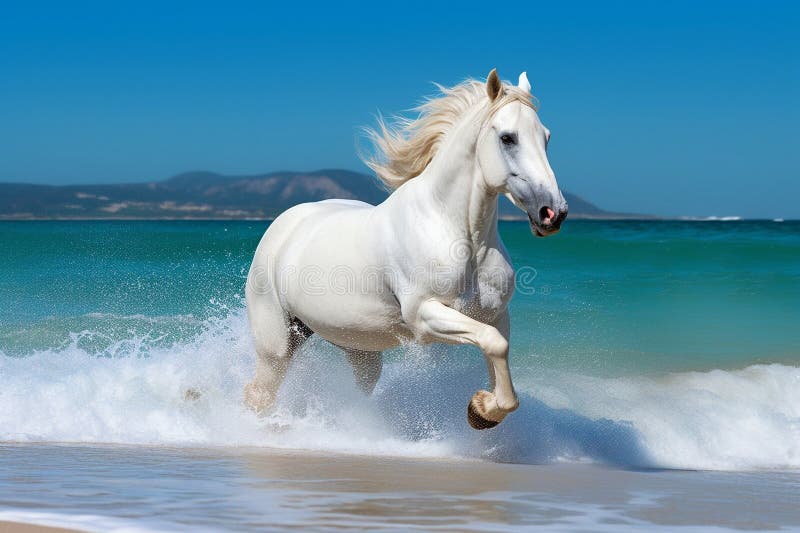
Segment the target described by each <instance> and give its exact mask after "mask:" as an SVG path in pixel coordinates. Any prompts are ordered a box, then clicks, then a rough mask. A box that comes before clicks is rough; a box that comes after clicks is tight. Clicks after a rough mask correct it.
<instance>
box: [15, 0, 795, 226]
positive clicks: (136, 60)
mask: <svg viewBox="0 0 800 533" xmlns="http://www.w3.org/2000/svg"><path fill="white" fill-rule="evenodd" d="M381 4H384V3H381V2H369V3H364V4H361V5H355V4H349V5H347V4H339V3H330V4H328V5H327V6H315V5H312V4H307V3H305V2H280V3H273V2H253V3H239V2H235V1H226V2H219V3H203V2H187V3H185V4H179V3H173V2H164V1H162V2H148V1H138V2H130V3H126V2H53V3H42V2H35V1H31V2H18V5H17V6H12V5H10V3H4V4H3V5H2V6H0V10H1V11H0V181H21V182H36V183H59V184H63V183H91V182H125V181H147V180H156V179H162V178H166V177H168V176H170V175H173V174H176V173H178V172H182V171H186V170H197V169H203V170H213V171H217V172H222V173H251V172H265V171H271V170H279V169H297V170H312V169H317V168H324V167H328V168H330V167H342V168H350V169H355V170H364V167H363V166H362V165H361V163H360V162H359V160H358V158H357V156H356V154H355V149H354V148H355V144H356V136H357V134H358V128H359V126H361V125H365V124H371V123H372V122H373V117H374V114H375V113H376V112H378V111H382V112H383V113H385V114H391V113H396V112H400V111H403V110H404V109H407V108H409V107H411V106H412V105H413V104H415V103H417V102H418V101H419V99H420V98H421V97H422V96H423V95H426V94H430V93H431V92H432V86H431V85H430V82H431V81H437V82H440V83H443V84H453V83H455V82H458V81H460V80H462V79H463V78H465V77H483V76H485V75H486V74H487V73H488V71H489V70H490V69H491V68H492V67H497V68H498V70H499V72H500V74H501V77H504V78H507V79H511V80H515V79H516V77H517V75H518V74H519V72H520V71H521V70H527V71H528V74H529V78H530V79H531V82H532V84H533V90H534V93H535V94H536V96H537V97H538V98H539V99H540V101H541V103H542V108H541V116H542V119H543V120H544V121H545V123H546V124H547V125H548V127H550V129H551V130H552V131H553V140H552V142H551V146H550V158H551V163H552V165H553V167H554V169H555V171H556V175H557V177H558V178H559V181H560V183H561V185H562V187H563V188H564V189H566V190H568V191H571V192H574V193H577V194H580V195H582V196H585V197H586V198H587V199H589V200H591V201H594V202H595V203H597V204H599V205H600V206H602V207H605V208H608V209H614V210H626V211H638V212H650V213H657V214H664V215H744V216H763V217H778V216H781V217H786V218H789V217H795V218H797V217H800V79H799V78H800V38H799V37H798V33H800V16H799V15H798V14H799V13H800V8H798V7H796V6H797V5H798V3H797V2H768V1H763V2H747V3H742V2H735V1H732V2H699V1H695V2H666V1H658V2H607V1H606V2H596V3H591V4H590V3H580V2H579V3H574V2H552V1H550V2H535V1H516V2H515V1H511V2H502V3H501V2H490V1H484V2H480V3H467V2H431V1H427V2H420V3H415V2H394V3H385V5H381ZM449 6H452V7H449ZM500 6H503V7H502V8H501V7H500Z"/></svg>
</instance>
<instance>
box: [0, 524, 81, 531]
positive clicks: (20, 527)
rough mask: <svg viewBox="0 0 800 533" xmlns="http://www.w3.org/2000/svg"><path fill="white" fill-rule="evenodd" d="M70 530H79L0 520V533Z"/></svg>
mask: <svg viewBox="0 0 800 533" xmlns="http://www.w3.org/2000/svg"><path fill="white" fill-rule="evenodd" d="M70 531H79V530H77V529H65V528H63V527H50V526H41V525H37V524H24V523H21V522H0V533H68V532H70Z"/></svg>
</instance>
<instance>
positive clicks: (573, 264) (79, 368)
mask: <svg viewBox="0 0 800 533" xmlns="http://www.w3.org/2000/svg"><path fill="white" fill-rule="evenodd" d="M265 227H266V224H265V223H261V222H2V223H0V247H2V250H3V256H2V258H0V302H2V306H1V307H0V442H3V441H4V442H11V441H13V442H18V443H59V442H72V443H93V444H95V445H99V444H101V443H115V444H116V445H122V446H125V445H146V446H150V447H156V448H157V450H153V449H151V450H149V451H141V450H142V449H141V448H133V449H134V450H139V451H137V452H136V453H133V456H134V457H136V456H137V454H141V457H139V458H137V459H136V460H135V461H134V462H136V461H140V460H141V461H149V460H150V459H148V457H150V456H149V455H148V454H151V453H152V454H155V455H154V456H159V455H158V454H160V453H166V452H163V447H164V446H178V447H185V448H186V450H187V451H181V450H173V451H171V452H169V453H174V454H177V455H171V456H169V457H168V458H166V459H164V461H166V462H167V463H168V464H169V466H168V467H167V468H166V470H165V473H164V475H165V476H167V477H170V476H174V475H178V476H180V472H181V471H182V469H183V468H184V466H183V465H184V463H183V462H182V461H184V459H185V458H186V457H190V458H191V457H196V456H195V455H193V454H195V453H199V452H194V451H192V452H190V451H188V450H190V449H192V450H196V449H197V448H198V447H201V448H207V449H211V448H209V447H212V448H213V449H214V450H215V451H213V452H212V451H209V452H208V453H209V454H211V455H215V454H221V455H222V456H225V455H226V452H224V451H220V449H219V447H223V449H224V448H233V449H235V450H240V449H241V447H243V446H244V447H269V448H271V449H283V450H286V451H289V450H313V451H315V453H317V454H319V453H323V454H339V453H346V454H356V455H361V456H368V457H371V459H369V460H370V461H377V460H378V459H376V458H380V457H384V458H388V457H394V458H396V457H406V458H408V459H409V460H419V459H421V458H425V459H426V460H436V461H441V460H446V461H457V462H458V463H457V464H462V463H461V462H462V461H465V460H466V461H467V462H466V463H463V464H464V465H469V466H464V467H463V468H464V469H465V470H469V471H472V469H474V468H477V467H476V465H478V464H481V463H475V462H470V461H473V460H476V459H477V460H481V461H490V462H508V463H516V464H558V465H560V466H558V467H554V468H563V467H564V466H563V465H564V464H573V465H574V464H583V463H586V462H592V463H601V464H606V465H611V466H614V467H617V468H620V467H621V468H624V469H627V468H632V467H633V468H676V469H714V470H728V471H753V470H760V471H762V473H761V474H753V476H755V477H754V478H748V477H747V476H748V475H749V474H741V476H743V477H735V476H738V474H736V475H734V474H731V476H733V477H725V475H723V474H720V477H719V478H714V479H719V480H720V483H723V484H724V480H728V481H730V480H734V479H735V480H737V483H738V482H739V481H738V480H741V479H755V480H757V481H755V482H754V483H756V485H758V484H759V483H762V482H763V483H766V485H765V486H772V485H770V484H771V483H773V481H774V480H775V479H788V480H790V481H791V480H794V481H791V483H795V485H793V486H794V487H795V488H796V477H793V476H795V472H796V471H797V469H799V468H800V328H797V323H798V318H800V223H797V222H784V223H776V222H661V221H658V222H631V221H628V222H600V221H572V222H568V223H567V224H566V225H565V227H564V230H563V231H562V233H561V234H559V235H557V236H555V237H552V238H548V239H533V238H532V236H531V235H530V232H529V230H528V228H527V226H526V225H525V224H519V223H502V224H501V233H502V235H503V238H504V240H505V242H506V245H507V247H508V248H509V251H510V253H511V256H512V258H513V260H514V262H515V265H516V266H517V267H518V268H519V267H523V266H529V267H533V268H534V269H535V272H534V273H533V274H532V275H530V276H528V278H527V279H526V280H525V293H524V294H523V293H518V294H517V295H516V296H515V297H514V299H513V301H512V303H511V316H512V341H511V353H512V372H513V375H514V379H515V384H516V387H517V389H518V392H519V395H520V399H521V402H522V404H521V407H520V409H519V410H518V411H517V412H515V413H514V414H512V415H511V416H510V417H509V418H508V419H507V420H506V421H505V422H504V423H503V424H501V425H500V426H499V427H498V428H497V429H495V430H492V431H488V432H481V433H478V432H474V431H472V430H471V429H469V427H468V426H467V424H466V420H465V410H466V404H467V400H468V399H469V397H470V396H471V394H472V393H473V392H474V391H475V390H476V389H478V388H482V387H485V386H486V380H487V377H486V370H485V365H484V363H483V360H482V358H481V357H480V356H479V354H478V353H477V351H475V350H474V349H471V348H466V347H459V348H454V347H427V348H424V349H423V348H419V347H413V346H409V347H406V348H403V349H398V350H394V351H392V352H390V353H387V354H386V359H387V363H386V365H385V369H384V374H383V376H382V378H381V380H380V382H379V383H378V386H377V388H376V391H375V394H374V395H373V396H372V397H371V398H364V397H362V396H361V394H360V393H359V392H358V391H357V389H356V387H355V385H354V384H353V380H352V376H351V374H350V369H349V367H348V366H347V365H346V363H345V362H344V360H343V357H342V355H341V353H340V352H339V351H338V350H337V349H336V348H334V347H332V346H331V345H329V344H327V343H325V342H324V341H321V340H318V339H316V340H312V342H310V343H309V344H308V345H306V346H305V347H304V348H303V350H302V351H301V353H299V354H298V355H297V357H296V358H295V360H294V361H293V366H292V369H291V371H290V375H289V377H288V379H287V382H286V384H285V386H284V387H283V389H282V391H281V399H280V402H279V404H278V409H277V410H276V412H275V413H273V414H272V415H270V416H269V417H266V418H262V419H259V418H257V417H255V416H253V415H252V414H251V413H249V412H248V411H246V410H245V409H244V408H243V407H242V404H241V391H242V387H243V385H244V383H246V381H247V380H249V378H250V376H251V375H252V372H253V355H252V346H251V341H250V337H249V333H248V328H247V321H246V317H245V313H244V304H243V299H242V294H243V286H244V281H245V276H246V273H247V269H248V267H249V262H250V259H251V257H252V253H253V250H254V249H255V246H256V244H257V242H258V239H259V238H260V236H261V234H262V233H263V231H264V229H265ZM529 274H530V271H529ZM189 389H194V390H196V391H199V392H200V393H201V395H200V397H199V399H191V398H189V399H187V397H186V391H187V390H189ZM65 449H69V450H73V448H63V447H60V446H56V447H48V446H46V445H41V444H36V445H34V444H29V445H28V446H23V445H20V446H16V445H15V446H11V447H8V446H6V447H5V448H4V457H5V458H6V459H5V460H6V461H7V463H6V464H7V466H6V467H7V468H10V469H11V470H13V468H12V466H13V464H14V463H15V462H17V461H19V460H21V458H23V457H25V456H26V454H29V453H30V454H34V455H35V454H37V453H42V454H44V456H49V457H51V458H52V460H53V461H55V463H56V466H57V467H54V470H53V471H52V475H51V476H49V477H48V478H47V479H46V480H45V481H44V483H45V484H56V485H58V484H59V483H61V482H64V483H66V482H69V479H66V477H67V476H69V475H70V473H69V471H70V469H69V468H68V467H67V466H65V465H61V466H58V461H59V459H58V455H59V453H60V450H65ZM75 450H79V451H77V452H75V451H71V452H70V454H72V455H69V456H70V457H82V456H83V457H97V458H98V461H100V463H99V464H100V465H103V464H105V463H104V461H106V460H108V461H112V462H113V461H117V460H118V458H119V457H127V455H126V454H127V453H128V452H126V451H124V450H125V449H123V448H118V447H117V448H111V449H109V448H106V447H104V446H100V447H98V448H92V447H79V448H75ZM109 450H111V451H109ZM95 453H97V454H99V455H94V454H95ZM237 453H238V452H234V453H233V455H234V456H236V455H237ZM254 453H255V455H258V453H257V452H254ZM270 453H272V454H274V452H270ZM182 454H188V455H182ZM248 454H249V455H248V456H250V455H251V454H250V452H248ZM201 455H202V453H201ZM159 457H160V456H159ZM335 457H337V459H336V460H337V461H345V460H346V459H343V458H342V457H343V456H341V455H335ZM170 458H171V459H170ZM172 460H174V461H175V463H174V464H172V463H170V461H172ZM186 460H189V461H190V462H191V461H192V460H193V459H192V460H190V459H186ZM385 460H386V461H389V460H388V459H385ZM214 461H216V459H214V460H213V461H212V463H213V464H216V463H214ZM235 461H241V459H236V460H235ZM392 461H395V462H391V461H390V462H389V463H387V464H394V465H397V464H399V463H397V462H396V461H397V459H392ZM200 463H202V464H205V463H204V461H200ZM226 464H227V463H226ZM74 465H78V466H80V469H81V470H83V467H84V466H85V463H81V462H80V461H78V462H76V463H74ZM107 466H108V467H109V471H110V473H111V474H113V475H117V474H114V472H115V471H116V467H115V466H113V464H108V465H107ZM186 468H199V469H201V470H202V468H204V466H202V465H197V464H196V465H194V466H191V467H186ZM92 472H94V474H92ZM593 472H606V471H597V470H593ZM781 472H783V473H781ZM18 473H20V472H18ZM212 474H213V473H211V474H209V475H211V476H212V477H213V475H212ZM20 475H22V476H23V478H24V472H22V473H20ZM81 475H83V474H81ZM85 475H86V476H88V478H87V479H86V480H84V481H85V483H88V484H89V485H91V483H92V481H91V476H92V475H99V474H97V471H96V470H91V471H87V472H85ZM132 475H134V478H135V473H134V474H132ZM226 475H227V474H226ZM536 475H539V474H538V471H537V474H536ZM597 475H598V476H599V478H602V477H603V476H605V473H604V474H597ZM615 475H616V474H615ZM619 475H622V474H619ZM708 475H711V474H708ZM231 476H233V474H231ZM782 476H783V477H782ZM123 477H124V476H123ZM234 477H235V476H234ZM103 479H105V478H102V476H101V477H100V478H98V479H96V480H95V481H96V483H98V484H102V483H103V482H104V481H103ZM631 479H634V480H641V479H644V478H639V477H634V478H631ZM647 479H652V478H647ZM676 479H681V480H685V479H690V478H676ZM691 479H694V480H696V479H700V478H697V477H695V478H691ZM240 482H241V483H246V481H243V480H239V481H235V482H231V483H233V484H234V485H235V484H237V483H240ZM638 482H639V481H631V483H633V485H634V486H635V485H636V484H637V483H638ZM19 483H20V482H18V481H17V482H13V483H7V482H3V481H2V478H0V492H2V491H6V494H10V492H8V491H15V490H19V488H20V484H19ZM114 483H124V481H114ZM177 483H178V484H177V485H176V489H175V490H176V491H178V492H180V490H181V489H180V482H177ZM209 483H212V484H213V482H212V481H209ZM681 483H683V481H681ZM23 484H24V483H23ZM754 486H755V485H754ZM202 487H203V488H202V489H199V490H201V492H202V491H204V490H206V489H208V490H209V491H210V493H209V494H211V496H209V497H216V498H221V499H224V498H226V497H227V496H226V494H227V493H226V492H225V490H226V489H225V488H224V483H223V484H217V485H214V487H216V488H213V487H212V488H209V485H202ZM187 490H189V489H187ZM191 490H193V489H191ZM336 490H338V489H336ZM670 490H671V489H670ZM754 490H755V489H754ZM755 491H756V492H758V491H757V490H755ZM334 492H335V491H334ZM667 492H668V493H671V492H670V491H667ZM517 496H519V497H520V498H522V499H523V500H524V499H525V497H524V496H520V495H516V496H514V497H515V498H516V497H517ZM333 497H334V501H338V500H336V498H338V496H336V495H334V496H333ZM747 497H749V496H747ZM160 498H161V496H159V497H156V499H155V500H153V501H152V502H151V503H152V505H153V509H158V507H159V506H160V505H166V506H167V507H170V506H172V505H175V504H174V503H169V502H171V500H169V498H167V499H165V500H163V501H162V500H161V499H160ZM198 498H200V496H199V495H198ZM567 499H568V500H569V498H567ZM3 501H5V502H6V503H5V504H0V508H2V507H5V508H6V509H9V508H13V505H12V503H11V500H3ZM100 501H101V502H102V498H101V499H100ZM515 501H516V500H515ZM570 501H572V500H570ZM165 502H166V503H165ZM139 504H140V505H141V506H142V507H141V509H144V510H140V511H136V512H142V513H145V512H146V509H147V508H148V507H147V506H148V505H149V504H148V500H147V499H146V498H144V499H142V500H141V501H140V502H139ZM196 504H197V502H196ZM20 505H23V503H22V502H20ZM98 505H99V506H100V507H98V509H99V510H98V511H97V512H98V513H100V514H102V513H101V511H102V509H103V508H106V509H109V508H111V507H112V504H110V503H109V504H108V505H107V506H106V507H103V506H104V505H106V504H101V503H98ZM459 505H460V504H459ZM465 505H466V504H465ZM535 505H539V503H536V504H535ZM598 505H601V507H602V505H604V504H603V503H602V499H601V500H600V503H599V504H598ZM56 507H57V508H58V509H63V508H64V506H63V505H62V506H61V507H59V506H56ZM523 508H525V509H529V508H528V507H525V506H523ZM76 509H77V507H76ZM281 509H283V507H281ZM530 509H532V508H530ZM93 512H94V511H93ZM131 512H134V511H131ZM154 512H155V511H154ZM187 512H188V511H187ZM531 512H533V511H531ZM542 512H544V511H542ZM534 514H535V513H534ZM109 516H121V515H113V514H111V515H109ZM259 516H260V515H259ZM782 516H783V515H782ZM597 517H600V518H597V520H600V521H602V520H604V519H602V515H601V514H598V515H597ZM2 519H3V515H2V514H0V520H2ZM183 519H184V518H182V520H183ZM185 519H186V520H189V519H190V518H185ZM273 519H274V517H273ZM613 520H616V519H612V522H613ZM776 520H778V521H779V522H780V523H786V524H789V523H791V521H787V519H785V518H781V519H777V518H776ZM597 523H600V522H597ZM205 525H206V526H208V527H213V524H210V523H208V524H205Z"/></svg>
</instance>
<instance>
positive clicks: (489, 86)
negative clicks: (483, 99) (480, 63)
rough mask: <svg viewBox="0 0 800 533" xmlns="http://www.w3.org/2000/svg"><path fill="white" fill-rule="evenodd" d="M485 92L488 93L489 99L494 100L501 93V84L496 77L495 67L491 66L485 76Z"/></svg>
mask: <svg viewBox="0 0 800 533" xmlns="http://www.w3.org/2000/svg"><path fill="white" fill-rule="evenodd" d="M486 94H488V95H489V100H491V101H492V102H494V101H495V100H497V99H498V98H499V97H500V95H502V94H503V84H502V83H500V78H498V77H497V69H496V68H493V69H492V71H491V72H490V73H489V77H488V78H486Z"/></svg>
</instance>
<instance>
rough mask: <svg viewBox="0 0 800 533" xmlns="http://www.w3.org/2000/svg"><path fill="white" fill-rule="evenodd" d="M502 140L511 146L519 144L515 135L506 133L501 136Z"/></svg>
mask: <svg viewBox="0 0 800 533" xmlns="http://www.w3.org/2000/svg"><path fill="white" fill-rule="evenodd" d="M500 142H502V143H503V144H505V145H506V146H510V145H512V144H517V138H516V137H515V136H514V135H510V134H508V133H504V134H503V135H501V136H500Z"/></svg>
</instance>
